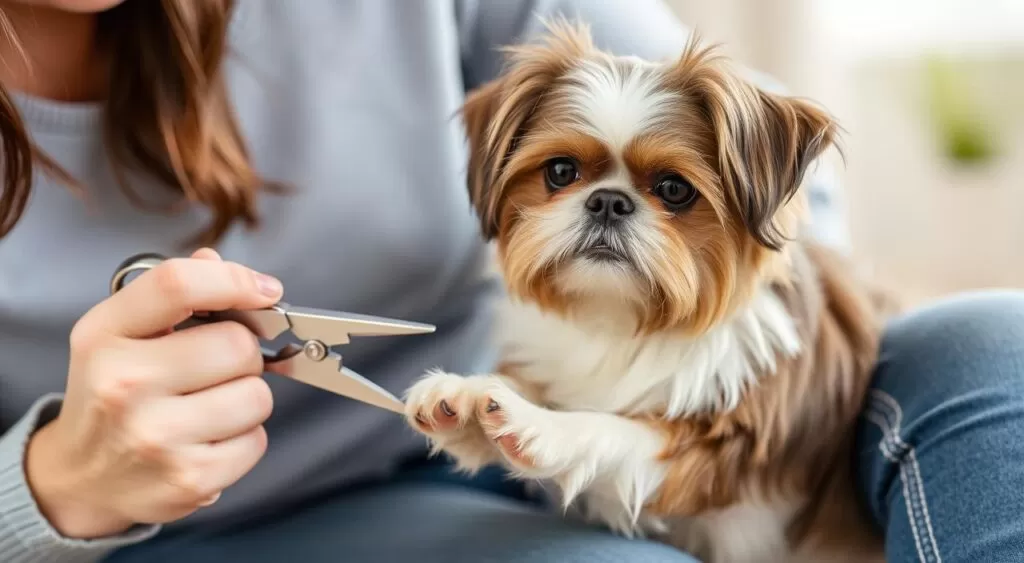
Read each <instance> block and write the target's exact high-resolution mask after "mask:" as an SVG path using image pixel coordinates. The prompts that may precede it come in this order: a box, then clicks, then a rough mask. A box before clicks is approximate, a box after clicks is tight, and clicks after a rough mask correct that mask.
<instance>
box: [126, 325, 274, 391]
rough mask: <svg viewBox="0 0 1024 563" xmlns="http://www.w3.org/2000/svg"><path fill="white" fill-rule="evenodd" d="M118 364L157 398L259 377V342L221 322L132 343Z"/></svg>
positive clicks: (249, 334) (260, 364) (249, 333)
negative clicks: (131, 373)
mask: <svg viewBox="0 0 1024 563" xmlns="http://www.w3.org/2000/svg"><path fill="white" fill-rule="evenodd" d="M123 354H125V355H127V356H128V357H122V358H120V359H119V360H118V361H120V362H122V363H126V364H129V365H130V366H131V367H130V368H129V369H132V370H134V372H135V373H136V374H138V375H137V377H138V379H140V380H141V381H140V383H141V384H142V385H143V386H145V387H146V388H147V389H150V390H152V391H154V392H157V393H158V394H160V395H183V394H186V393H194V392H196V391H201V390H203V389H207V388H211V387H214V386H216V385H219V384H222V383H225V382H228V381H230V380H233V379H237V378H239V377H243V376H247V375H250V376H251V375H260V374H262V373H263V355H262V352H261V350H260V344H259V340H258V339H257V338H256V335H255V334H253V333H252V331H250V330H249V329H247V328H245V327H244V326H242V325H241V324H239V323H235V322H230V321H224V322H218V323H212V324H203V325H197V326H193V327H189V328H186V329H183V330H177V331H174V332H172V333H170V334H167V335H165V336H161V337H160V338H152V339H148V340H138V341H134V342H132V343H131V344H130V346H127V347H126V348H125V351H124V352H123Z"/></svg>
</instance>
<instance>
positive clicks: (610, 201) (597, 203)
mask: <svg viewBox="0 0 1024 563" xmlns="http://www.w3.org/2000/svg"><path fill="white" fill-rule="evenodd" d="M584 206H585V207H586V208H587V211H589V212H590V216H591V217H592V218H593V219H594V220H595V221H597V222H598V223H600V224H602V225H611V224H612V223H616V222H618V221H621V220H623V219H625V218H626V217H627V216H629V215H630V214H632V213H633V212H634V211H636V204H635V203H633V200H632V198H630V197H629V196H628V195H626V194H625V193H624V192H622V191H619V190H609V189H600V190H597V191H595V192H594V193H592V194H590V197H588V198H587V202H586V203H585V204H584Z"/></svg>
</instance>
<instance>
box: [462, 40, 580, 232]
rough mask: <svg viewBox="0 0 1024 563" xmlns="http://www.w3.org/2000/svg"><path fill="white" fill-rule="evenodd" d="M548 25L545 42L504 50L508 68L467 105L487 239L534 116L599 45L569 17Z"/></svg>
mask: <svg viewBox="0 0 1024 563" xmlns="http://www.w3.org/2000/svg"><path fill="white" fill-rule="evenodd" d="M546 25H547V29H548V31H549V35H548V36H547V37H545V40H544V41H542V42H539V43H536V44H524V45H519V46H515V47H509V48H506V49H504V51H505V53H506V56H507V65H506V66H507V72H506V73H505V74H503V75H502V76H501V77H499V78H496V79H494V80H492V81H491V82H488V83H486V84H484V85H483V86H481V87H479V88H477V89H476V90H473V91H472V92H470V93H469V95H468V96H467V97H466V101H465V103H464V105H463V107H462V117H463V120H464V122H465V126H466V134H467V137H468V140H469V170H468V173H467V183H468V188H469V197H470V201H471V202H472V204H473V207H474V208H475V210H476V212H477V215H478V217H479V219H480V227H481V232H482V234H483V236H484V237H485V238H486V239H491V238H493V237H495V236H497V234H498V227H499V225H498V221H499V218H500V215H501V203H502V200H503V196H504V193H505V185H506V184H507V181H508V177H507V175H506V170H505V164H506V163H507V162H508V159H509V157H510V156H511V155H512V153H514V152H515V150H516V148H517V145H518V143H519V141H520V140H521V139H522V136H523V135H524V133H525V132H526V130H527V127H528V125H529V122H530V118H531V117H533V115H534V113H535V111H536V109H537V106H538V105H540V103H541V101H542V100H543V98H544V95H545V94H546V93H547V92H548V91H549V90H550V89H551V87H552V86H553V85H554V84H555V83H556V81H557V80H558V78H559V77H561V76H563V75H564V74H565V73H566V72H568V70H569V69H570V68H571V66H572V65H573V64H574V63H575V62H577V61H578V60H579V58H580V57H582V56H584V55H585V54H586V53H587V52H588V51H589V50H591V49H592V48H593V44H592V42H591V39H590V34H589V32H588V31H587V29H586V27H583V26H573V25H570V24H569V23H567V22H565V21H556V22H554V23H547V24H546Z"/></svg>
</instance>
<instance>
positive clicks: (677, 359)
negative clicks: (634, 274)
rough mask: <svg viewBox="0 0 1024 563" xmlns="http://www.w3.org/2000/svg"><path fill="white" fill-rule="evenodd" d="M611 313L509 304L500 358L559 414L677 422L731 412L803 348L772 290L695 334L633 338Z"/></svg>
mask: <svg viewBox="0 0 1024 563" xmlns="http://www.w3.org/2000/svg"><path fill="white" fill-rule="evenodd" d="M614 311H615V308H614V307H608V308H607V309H605V310H604V311H602V313H601V314H600V315H596V314H595V315H589V316H583V317H581V318H579V319H578V320H577V319H574V320H573V321H569V320H565V319H562V318H559V317H556V316H554V315H553V314H549V313H544V312H541V311H540V310H539V309H537V308H535V307H532V306H529V305H525V304H519V303H514V302H507V303H505V305H504V307H503V309H502V311H501V316H500V323H499V342H500V345H501V349H502V359H503V360H504V361H505V362H506V363H508V364H511V365H512V366H514V371H515V376H516V377H517V378H520V379H522V380H525V381H528V382H530V383H534V384H537V385H538V386H539V387H540V388H542V389H544V400H545V402H547V403H548V404H549V405H550V406H552V407H553V408H556V409H558V410H589V411H601V412H612V413H617V414H626V415H629V414H640V413H664V414H665V416H666V417H668V418H676V417H680V416H686V415H689V414H695V413H702V412H707V411H710V410H730V409H732V408H734V407H735V406H736V405H737V404H738V403H739V401H740V399H741V398H742V396H743V393H744V391H745V390H746V389H747V388H748V386H750V385H752V384H754V383H755V382H756V379H757V377H758V375H759V374H762V373H771V371H773V370H774V368H775V365H776V360H777V358H778V357H779V356H780V355H784V356H792V355H794V354H796V353H798V352H799V350H800V339H799V336H798V334H797V331H796V328H795V326H794V323H793V320H792V318H791V317H790V316H789V314H788V313H787V311H786V309H785V308H784V307H783V305H782V303H781V302H780V301H779V300H778V298H777V297H776V296H775V295H774V294H773V293H771V292H769V291H765V292H763V293H762V294H760V295H758V296H757V297H755V299H754V301H753V303H752V305H751V306H750V307H748V308H746V309H744V310H742V311H739V312H738V313H737V314H736V315H735V316H734V317H733V318H732V319H731V320H729V321H727V322H725V323H722V324H721V325H720V326H718V327H716V328H715V329H713V330H712V331H710V332H708V333H707V334H705V335H703V336H701V337H699V338H687V337H685V336H683V335H680V334H675V333H667V332H666V333H661V334H655V335H649V336H636V335H634V333H633V330H632V327H631V325H630V323H629V322H628V320H626V317H625V315H626V313H623V314H622V315H621V316H620V315H618V314H616V313H615V312H614Z"/></svg>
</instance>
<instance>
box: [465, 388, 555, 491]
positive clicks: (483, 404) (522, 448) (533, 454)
mask: <svg viewBox="0 0 1024 563" xmlns="http://www.w3.org/2000/svg"><path fill="white" fill-rule="evenodd" d="M562 418H564V413H559V412H556V411H552V410H549V409H546V408H544V407H541V406H538V405H535V404H533V403H531V402H530V401H528V400H526V399H525V398H523V397H522V396H521V395H520V394H518V393H516V392H515V391H514V390H513V389H511V388H509V387H508V386H507V385H505V384H503V383H502V382H500V381H492V382H489V383H488V385H487V386H486V387H485V388H484V389H483V393H482V398H481V400H480V401H479V402H478V403H477V419H478V420H479V421H480V426H481V428H483V432H484V435H485V436H487V438H488V439H490V440H491V441H492V442H493V443H494V444H495V445H496V446H497V448H498V450H499V451H500V452H501V453H502V455H503V457H504V458H505V461H506V462H507V465H509V466H511V467H512V468H513V469H515V470H516V471H518V472H519V473H521V474H522V475H524V476H527V477H533V478H539V479H546V478H551V477H554V476H557V475H559V474H560V473H562V472H564V471H565V470H566V469H567V468H568V467H569V466H570V465H571V464H572V463H573V457H574V456H573V455H572V451H573V450H575V444H574V443H573V437H572V436H571V435H569V434H567V433H566V431H567V430H568V428H563V427H562V426H561V423H563V422H566V421H565V420H562Z"/></svg>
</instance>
